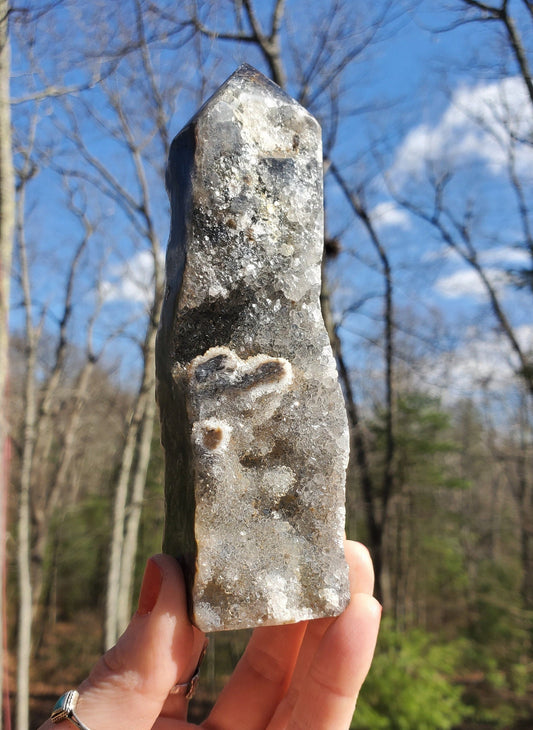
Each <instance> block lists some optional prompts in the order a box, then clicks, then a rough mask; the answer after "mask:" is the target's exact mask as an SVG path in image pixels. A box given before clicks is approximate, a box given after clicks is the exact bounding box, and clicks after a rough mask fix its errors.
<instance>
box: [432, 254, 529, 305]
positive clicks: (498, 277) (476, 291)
mask: <svg viewBox="0 0 533 730" xmlns="http://www.w3.org/2000/svg"><path fill="white" fill-rule="evenodd" d="M450 250H452V251H453V249H450ZM453 253H454V256H452V257H451V259H450V260H457V258H458V254H457V252H456V251H454V252H453ZM442 257H443V258H447V255H446V252H445V251H442ZM478 258H479V262H480V264H481V265H482V267H483V272H484V274H485V276H486V277H487V279H488V280H489V282H490V283H491V284H492V286H493V287H494V289H495V291H496V292H497V293H498V294H499V295H500V296H503V295H504V294H505V292H504V290H505V287H506V286H507V285H508V284H509V283H510V278H509V274H508V273H507V271H506V268H507V269H510V268H513V267H517V266H526V265H529V262H530V256H529V253H528V252H527V251H525V250H524V249H518V248H513V247H511V246H498V247H496V248H493V249H489V250H488V251H482V252H481V253H480V254H479V256H478ZM495 264H499V265H500V266H501V268H496V267H495V266H494V265H495ZM435 290H436V291H437V292H438V293H439V294H441V295H442V296H444V297H447V298H448V299H457V298H459V297H465V296H466V297H473V298H475V299H480V300H484V299H487V290H486V288H485V286H484V284H483V282H482V281H481V279H480V277H479V275H478V274H477V272H476V271H474V269H472V268H467V267H465V268H461V269H458V270H457V271H454V272H453V273H451V274H447V275H446V276H441V277H440V278H439V279H437V281H436V282H435Z"/></svg>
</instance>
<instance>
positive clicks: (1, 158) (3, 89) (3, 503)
mask: <svg viewBox="0 0 533 730" xmlns="http://www.w3.org/2000/svg"><path fill="white" fill-rule="evenodd" d="M8 11H9V3H8V1H7V0H0V697H2V698H3V696H4V687H3V677H4V664H5V659H4V644H5V637H4V621H3V617H4V612H5V611H6V606H5V605H4V585H5V579H6V576H5V544H6V540H5V537H6V530H7V526H6V508H7V496H6V494H7V484H8V481H7V474H8V454H9V448H8V443H7V438H8V427H7V422H6V413H7V408H6V403H5V400H6V387H7V368H8V334H7V333H8V317H9V282H10V274H11V256H12V251H13V228H14V220H15V193H14V174H13V158H12V153H11V107H10V95H9V77H10V55H9V39H8ZM2 706H3V704H2ZM2 725H3V712H1V711H0V730H1V729H2Z"/></svg>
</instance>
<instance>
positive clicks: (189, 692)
mask: <svg viewBox="0 0 533 730" xmlns="http://www.w3.org/2000/svg"><path fill="white" fill-rule="evenodd" d="M208 644H209V639H206V640H205V643H204V646H203V649H202V651H201V654H200V658H199V659H198V664H197V665H196V669H195V670H194V674H193V675H192V677H191V678H190V679H189V681H188V682H178V684H175V685H174V686H173V687H172V688H171V690H170V692H169V695H180V694H184V695H185V699H186V700H190V699H191V697H192V696H193V695H194V693H195V691H196V685H197V684H198V680H199V679H200V669H201V667H202V662H203V660H204V657H205V654H206V651H207V645H208Z"/></svg>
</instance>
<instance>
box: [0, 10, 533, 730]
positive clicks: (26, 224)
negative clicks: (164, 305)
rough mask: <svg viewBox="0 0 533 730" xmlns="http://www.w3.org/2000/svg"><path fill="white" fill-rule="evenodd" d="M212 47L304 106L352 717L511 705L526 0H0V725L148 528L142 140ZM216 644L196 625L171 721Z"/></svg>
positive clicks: (109, 588) (376, 721)
mask: <svg viewBox="0 0 533 730" xmlns="http://www.w3.org/2000/svg"><path fill="white" fill-rule="evenodd" d="M242 62H248V63H251V64H252V65H254V66H256V67H257V68H258V69H259V70H261V71H262V72H263V73H265V74H267V75H268V76H270V77H271V78H272V79H273V80H274V81H276V83H278V84H279V85H280V86H282V87H283V88H285V89H286V90H287V91H288V92H289V93H290V94H291V95H292V96H294V97H295V98H296V99H298V100H299V101H300V103H302V104H303V105H304V106H306V107H307V108H308V109H309V110H310V111H311V112H312V113H313V114H314V115H315V116H316V117H317V118H318V119H319V120H320V122H321V124H322V129H323V141H324V175H325V204H326V231H325V254H324V283H323V290H322V304H323V311H324V316H325V320H326V323H327V325H328V330H329V333H330V337H331V341H332V345H333V348H334V351H335V355H336V358H337V363H338V368H339V375H340V379H341V383H342V386H343V390H344V394H345V397H346V403H347V409H348V414H349V418H350V426H351V442H352V462H351V465H350V468H349V473H348V483H347V507H348V510H347V511H348V516H347V530H348V535H349V536H350V537H351V538H356V539H359V540H362V541H363V542H365V543H366V544H367V545H368V547H369V548H370V550H371V552H372V555H373V558H374V562H375V566H376V591H377V595H378V597H379V598H380V600H381V601H382V602H383V604H384V616H385V620H384V625H383V630H382V633H381V638H380V643H379V646H378V650H377V655H376V660H375V663H374V667H373V669H372V671H371V674H370V676H369V679H368V681H367V683H366V685H365V687H364V689H363V692H362V694H361V698H360V701H359V709H358V712H357V713H356V715H355V717H354V722H353V727H354V728H364V729H367V730H381V729H383V730H389V729H390V730H415V729H416V730H420V729H422V728H425V729H427V730H432V729H435V730H446V729H448V728H463V729H466V728H471V729H473V728H519V727H523V728H531V727H532V726H533V653H532V640H533V468H532V467H533V461H532V456H533V441H532V435H533V421H532V416H533V413H532V399H533V318H532V312H533V309H532V305H533V296H532V295H533V81H532V76H531V66H532V63H533V5H532V3H531V2H529V1H528V0H498V1H497V2H496V0H494V3H488V2H487V3H485V2H478V1H477V0H448V1H446V0H427V1H426V0H400V1H398V2H392V0H377V1H376V2H374V3H368V2H363V1H362V0H324V1H323V2H318V3H308V2H305V1H304V0H286V2H284V1H283V0H269V1H268V2H266V1H265V2H259V0H256V2H254V1H253V0H219V1H218V2H217V1H215V0H211V1H208V0H205V1H200V0H197V1H196V2H193V1H188V0H185V1H184V2H179V3H176V2H170V1H166V0H153V1H149V0H124V1H123V2H120V3H118V2H117V3H112V2H103V0H102V2H100V1H99V0H85V1H84V2H81V0H32V1H31V2H29V3H23V4H22V3H21V4H18V3H16V2H10V1H9V0H0V310H1V311H0V322H1V325H0V393H1V394H2V403H1V408H0V412H1V414H2V417H1V419H0V431H1V433H0V438H1V440H2V443H4V444H5V448H4V449H3V452H2V469H1V470H0V473H1V475H2V518H1V519H2V522H1V525H0V528H1V531H2V535H3V540H2V547H3V555H2V560H1V561H0V563H1V566H2V576H1V577H0V585H2V584H3V585H4V586H5V588H4V591H3V592H2V595H1V601H2V615H3V616H4V617H5V620H4V622H3V623H2V627H1V631H2V640H1V641H0V646H1V647H2V657H1V664H2V666H4V667H5V673H4V676H3V678H2V684H3V697H4V714H3V716H2V723H3V725H4V726H5V727H6V728H9V727H11V726H13V727H15V728H16V729H17V730H27V728H28V727H30V726H32V727H35V726H36V725H37V724H38V723H39V721H41V720H42V719H44V717H46V715H47V714H48V711H49V706H50V705H51V704H53V702H54V701H55V699H56V697H57V696H58V695H59V694H60V693H61V692H63V691H64V689H65V688H66V687H69V686H75V685H76V684H77V683H78V681H79V680H80V679H81V678H82V677H83V676H85V674H86V673H87V671H88V669H89V668H90V666H91V664H92V662H93V661H94V660H95V658H96V657H97V656H98V654H99V653H100V651H101V650H102V649H103V648H104V647H105V646H108V645H110V644H111V643H113V642H114V641H115V639H116V637H117V635H118V634H119V633H120V631H121V630H122V628H123V627H124V625H125V624H126V623H127V621H128V618H129V616H130V613H131V611H132V604H133V602H134V600H135V598H134V597H135V596H136V593H137V590H138V585H139V581H140V577H141V575H142V571H143V567H144V562H145V560H146V558H147V557H148V556H149V555H150V554H152V553H153V552H157V551H158V550H159V549H160V539H161V533H162V520H163V497H162V482H163V473H162V469H163V465H162V453H161V448H160V445H159V432H158V428H159V427H158V417H157V413H156V407H155V401H154V395H153V389H154V339H155V333H156V328H157V322H158V315H159V308H160V303H161V296H162V290H163V261H164V248H165V240H166V238H167V235H168V219H169V215H168V200H167V197H166V194H165V189H164V169H165V161H166V157H167V152H168V147H169V142H170V141H171V139H172V137H173V136H174V135H175V134H176V133H177V132H178V131H179V130H180V129H181V127H182V126H183V125H184V124H185V123H186V122H187V120H188V118H190V116H191V115H192V114H193V113H194V111H195V110H196V109H197V108H198V107H199V106H200V104H201V103H202V102H203V101H204V100H205V99H206V98H207V97H208V96H209V94H210V93H211V92H213V91H214V90H215V89H216V88H217V87H218V86H219V85H220V84H221V83H222V82H223V81H224V79H225V78H226V77H227V76H228V75H229V74H230V73H232V72H233V71H234V70H235V68H236V67H237V66H238V65H239V64H240V63H242ZM8 321H9V346H8V341H7V334H8V326H7V323H8ZM8 360H9V377H8V375H7V363H8ZM245 640H246V635H245V633H242V632H240V633H236V634H220V635H216V637H214V640H212V642H211V646H210V651H209V654H208V658H207V663H206V666H205V669H204V671H203V675H202V682H201V687H200V690H199V692H198V696H197V699H196V700H195V703H194V705H193V707H192V713H193V714H194V716H195V717H201V716H202V714H205V712H207V710H208V708H209V706H210V704H211V703H212V701H213V698H214V696H215V695H216V692H217V691H218V690H219V689H220V687H221V685H222V684H223V683H224V680H225V678H226V677H227V675H228V673H229V672H230V671H231V668H232V666H233V665H234V663H235V661H236V659H237V658H238V656H239V653H240V651H241V650H242V647H243V645H244V642H245Z"/></svg>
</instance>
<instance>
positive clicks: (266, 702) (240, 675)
mask: <svg viewBox="0 0 533 730" xmlns="http://www.w3.org/2000/svg"><path fill="white" fill-rule="evenodd" d="M346 558H347V561H348V564H349V566H350V587H351V601H350V604H349V606H348V607H347V608H346V610H345V611H344V612H343V613H342V614H341V615H340V616H338V617H337V618H333V619H332V618H328V619H316V620H314V621H303V622H300V623H297V624H288V625H285V626H271V627H262V628H258V629H255V631H254V632H253V634H252V637H251V639H250V641H249V643H248V646H247V648H246V650H245V652H244V654H243V656H242V658H241V660H240V662H239V664H238V665H237V667H236V669H235V671H234V673H233V675H232V677H231V679H230V680H229V682H228V684H227V686H226V687H225V688H224V690H223V692H222V693H221V695H220V697H219V698H218V700H217V703H216V704H215V706H214V708H213V710H212V711H211V713H210V715H209V717H208V718H207V719H206V720H205V721H204V722H203V723H201V724H200V727H202V728H204V730H303V729H305V730H343V729H347V728H349V726H350V722H351V719H352V715H353V711H354V708H355V702H356V699H357V695H358V693H359V690H360V688H361V685H362V684H363V681H364V679H365V677H366V675H367V672H368V670H369V668H370V664H371V661H372V656H373V653H374V647H375V643H376V638H377V633H378V627H379V620H380V616H381V607H380V605H379V603H378V602H377V601H376V600H375V599H374V598H372V591H373V584H374V574H373V568H372V562H371V560H370V556H369V554H368V552H367V550H366V548H364V547H363V546H362V545H361V544H359V543H354V542H349V541H348V542H346ZM204 642H205V637H204V634H203V633H202V632H201V631H199V630H198V629H196V628H195V627H194V626H192V624H191V623H190V622H189V619H188V617H187V608H186V600H185V585H184V581H183V576H182V573H181V570H180V568H179V565H178V564H177V562H176V561H175V560H174V559H173V558H171V557H169V556H167V555H157V556H155V557H153V558H150V560H149V561H148V563H147V566H146V570H145V574H144V579H143V585H142V588H141V595H140V598H139V607H138V610H137V612H136V613H135V615H134V616H133V618H132V620H131V622H130V624H129V626H128V628H127V629H126V631H125V632H124V634H123V635H122V637H121V638H120V639H119V641H118V643H117V644H116V646H114V647H113V648H112V649H110V650H109V651H108V652H107V653H106V654H105V655H104V656H103V657H102V658H101V659H100V661H99V662H98V663H97V664H96V666H95V667H94V669H93V671H92V672H91V674H90V676H89V677H88V679H86V680H85V681H84V682H83V683H82V684H81V685H80V687H79V694H80V697H79V702H78V704H77V707H76V715H77V716H78V717H79V718H80V720H81V721H82V723H83V724H85V725H87V727H88V728H90V730H151V729H152V728H153V730H191V728H194V727H197V726H196V725H193V724H191V723H189V722H187V721H186V716H187V704H188V701H187V699H186V698H185V696H184V695H183V694H170V695H169V691H170V689H171V688H172V687H173V686H174V685H175V684H176V683H185V682H187V680H188V679H189V678H190V677H191V675H192V674H193V673H194V670H195V667H196V665H197V662H198V657H199V656H200V653H201V651H202V648H203V646H204ZM55 728H57V730H63V729H64V730H67V728H72V725H71V724H70V722H69V721H68V720H64V721H62V722H60V723H58V724H55V725H54V724H53V723H52V721H51V720H48V721H47V722H45V723H44V725H42V726H41V728H40V730H54V729H55Z"/></svg>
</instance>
